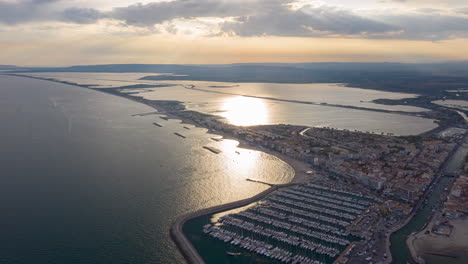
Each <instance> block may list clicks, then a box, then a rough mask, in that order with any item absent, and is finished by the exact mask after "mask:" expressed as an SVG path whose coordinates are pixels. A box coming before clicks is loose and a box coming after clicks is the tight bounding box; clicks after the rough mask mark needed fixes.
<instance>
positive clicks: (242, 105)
mask: <svg viewBox="0 0 468 264" xmlns="http://www.w3.org/2000/svg"><path fill="white" fill-rule="evenodd" d="M221 111H223V113H222V114H221V116H223V117H225V118H226V119H227V121H228V122H229V123H231V124H233V125H236V126H254V125H264V124H268V121H269V113H268V108H267V105H266V104H265V103H264V102H263V101H262V100H261V99H257V98H250V97H243V96H237V97H230V98H227V99H226V100H225V101H224V102H223V104H222V106H221Z"/></svg>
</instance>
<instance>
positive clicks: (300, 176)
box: [13, 75, 442, 263]
mask: <svg viewBox="0 0 468 264" xmlns="http://www.w3.org/2000/svg"><path fill="white" fill-rule="evenodd" d="M13 76H15V77H26V78H34V79H39V80H44V81H49V82H58V83H61V84H64V85H72V86H77V87H80V88H86V89H90V90H95V91H98V92H101V93H106V94H110V95H114V96H118V97H121V98H125V99H128V100H131V101H134V102H137V103H142V104H145V105H147V106H149V107H151V108H153V109H155V110H157V112H158V113H157V114H160V115H165V116H166V117H167V119H176V120H180V123H181V124H190V125H193V126H195V127H199V128H205V129H207V131H206V133H207V134H214V135H219V136H221V137H222V139H228V140H235V141H237V142H238V144H237V146H236V147H238V148H243V149H249V150H254V151H259V152H263V153H266V154H269V155H272V156H274V157H275V158H277V159H279V160H280V161H282V162H284V163H286V164H288V166H290V167H291V168H292V169H293V171H294V176H293V178H292V180H291V181H290V182H289V183H286V184H278V185H276V184H272V185H271V187H270V188H268V189H267V190H265V191H263V192H261V193H259V194H257V195H255V196H252V197H250V198H246V199H243V200H239V201H234V202H230V203H227V204H221V205H217V206H214V207H210V208H205V209H201V210H198V211H195V212H190V213H187V214H184V215H181V216H179V217H177V219H176V220H175V222H174V223H173V224H172V225H171V227H170V236H171V238H172V240H173V241H174V243H175V244H176V246H177V247H178V248H179V251H180V252H181V254H182V255H183V256H184V258H185V259H186V260H187V262H188V263H204V261H203V259H202V257H201V256H200V254H199V253H198V251H197V250H196V249H195V248H194V246H193V244H192V243H191V242H190V240H189V239H188V238H187V236H186V235H185V234H184V232H183V227H184V225H185V223H186V222H187V221H190V220H191V219H194V218H197V217H200V216H203V215H207V214H214V213H219V212H223V211H227V210H232V209H235V208H239V207H242V206H246V205H248V204H251V203H253V202H256V201H258V200H260V199H262V198H264V197H265V196H267V195H269V194H271V193H272V192H274V191H276V190H278V189H280V188H283V187H289V186H293V185H296V184H299V183H303V182H304V181H305V180H307V179H308V178H309V180H310V179H311V178H312V177H311V175H308V174H306V173H305V172H306V171H307V169H306V168H307V166H308V165H307V163H305V162H302V161H299V160H297V159H294V158H290V157H288V156H286V155H284V154H281V153H279V152H276V151H273V150H269V149H265V148H263V147H260V146H255V145H251V144H249V143H248V142H247V141H245V140H242V139H240V138H236V137H235V136H234V135H232V134H230V133H226V132H223V131H220V130H217V129H212V128H211V129H210V128H206V127H203V126H201V125H200V124H198V123H196V122H195V121H193V120H191V119H190V118H187V117H182V116H179V115H177V114H174V113H171V112H170V111H169V110H167V109H165V107H164V106H162V105H161V104H164V103H168V102H170V103H174V104H178V103H182V102H179V101H153V100H148V99H144V98H142V97H135V96H133V95H132V94H127V93H122V92H120V91H119V88H89V87H86V86H83V85H79V84H74V83H63V82H60V81H56V80H50V79H43V78H38V77H33V76H25V75H13ZM441 128H442V126H441V125H440V124H438V126H437V127H436V128H434V129H432V130H430V131H426V132H423V133H422V134H420V135H424V134H428V133H432V132H433V131H437V130H439V129H441ZM418 211H419V210H415V211H414V212H413V213H412V214H411V216H409V217H408V218H407V220H406V221H405V222H404V223H402V224H401V225H399V226H397V227H394V228H392V230H391V232H389V233H388V234H387V237H386V240H387V248H386V252H387V256H388V259H387V262H386V263H391V262H392V254H391V250H390V248H391V243H390V237H391V235H392V234H393V233H395V232H397V231H398V230H400V229H402V228H403V227H404V226H406V225H407V224H408V223H409V222H410V221H411V220H412V219H413V217H414V216H415V215H416V214H417V212H418Z"/></svg>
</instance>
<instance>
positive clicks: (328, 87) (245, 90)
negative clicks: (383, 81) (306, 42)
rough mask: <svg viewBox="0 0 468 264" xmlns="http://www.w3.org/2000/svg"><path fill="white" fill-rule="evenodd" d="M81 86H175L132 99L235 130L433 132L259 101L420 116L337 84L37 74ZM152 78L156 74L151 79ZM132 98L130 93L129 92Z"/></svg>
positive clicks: (382, 117)
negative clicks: (164, 103) (208, 117)
mask: <svg viewBox="0 0 468 264" xmlns="http://www.w3.org/2000/svg"><path fill="white" fill-rule="evenodd" d="M37 75H41V76H47V77H53V78H57V79H61V80H67V81H72V82H77V83H82V84H99V85H102V87H108V86H109V85H110V86H124V85H131V84H135V82H140V83H144V84H148V83H159V84H168V83H170V84H176V85H179V86H173V87H166V88H156V89H139V90H138V91H144V92H141V93H140V94H138V95H136V96H142V97H145V98H148V99H154V100H178V101H181V102H183V103H184V104H185V105H186V107H187V108H188V109H190V110H194V111H199V112H203V113H208V114H214V115H218V116H221V117H224V118H225V119H226V121H227V122H229V123H231V124H234V125H241V126H249V125H266V124H293V125H306V126H319V127H320V126H330V127H335V128H339V129H350V130H359V131H372V132H376V133H382V132H383V133H393V134H395V135H414V134H420V133H423V132H426V131H428V130H430V129H433V128H435V127H436V125H435V124H434V123H433V120H430V119H424V118H419V117H414V116H404V115H395V114H387V113H379V112H370V111H362V110H353V109H346V108H337V107H325V106H318V105H306V104H298V103H290V102H282V101H272V100H265V99H259V98H251V97H243V96H239V95H248V96H262V97H271V98H279V99H286V100H301V101H310V102H317V103H324V102H326V103H329V104H340V105H350V106H360V107H366V108H377V109H386V110H398V111H408V112H418V111H424V110H425V109H423V108H417V107H411V106H389V105H379V104H374V103H371V101H372V100H375V99H380V98H386V99H402V98H409V97H415V96H416V95H414V94H402V93H390V92H383V91H376V90H367V89H359V88H349V87H343V85H341V84H274V83H273V84H272V83H240V84H235V83H220V82H200V81H164V82H157V81H150V80H142V81H140V80H138V78H141V77H143V76H147V75H152V74H148V73H40V74H37ZM154 75H155V74H154ZM182 85H195V86H196V87H197V88H200V89H204V90H209V91H215V92H223V93H230V94H231V95H229V94H219V93H211V92H204V91H198V90H188V89H184V88H183V87H182ZM132 91H133V92H134V91H135V90H132Z"/></svg>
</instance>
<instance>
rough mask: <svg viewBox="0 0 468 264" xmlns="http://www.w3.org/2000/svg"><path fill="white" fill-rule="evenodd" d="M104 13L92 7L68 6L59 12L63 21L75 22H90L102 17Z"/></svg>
mask: <svg viewBox="0 0 468 264" xmlns="http://www.w3.org/2000/svg"><path fill="white" fill-rule="evenodd" d="M104 17H105V15H104V14H103V13H101V12H99V11H97V10H96V9H92V8H76V7H73V8H68V9H65V10H64V11H63V12H62V13H61V18H62V20H63V21H65V22H72V23H77V24H91V23H94V22H96V21H98V20H99V19H101V18H104Z"/></svg>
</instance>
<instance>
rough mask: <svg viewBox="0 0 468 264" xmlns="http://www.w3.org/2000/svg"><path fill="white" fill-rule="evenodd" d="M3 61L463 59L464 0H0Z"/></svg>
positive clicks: (467, 27) (467, 36) (467, 37)
mask: <svg viewBox="0 0 468 264" xmlns="http://www.w3.org/2000/svg"><path fill="white" fill-rule="evenodd" d="M0 49H1V52H0V64H11V65H31V66H46V65H51V66H59V65H60V66H62V65H83V64H109V63H154V64H158V63H173V64H224V63H239V62H365V61H372V62H379V61H395V62H435V61H448V60H468V0H443V1H442V0H437V1H436V0H328V1H316V0H165V1H161V0H140V1H129V0H93V1H89V0H86V1H85V0H0Z"/></svg>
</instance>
